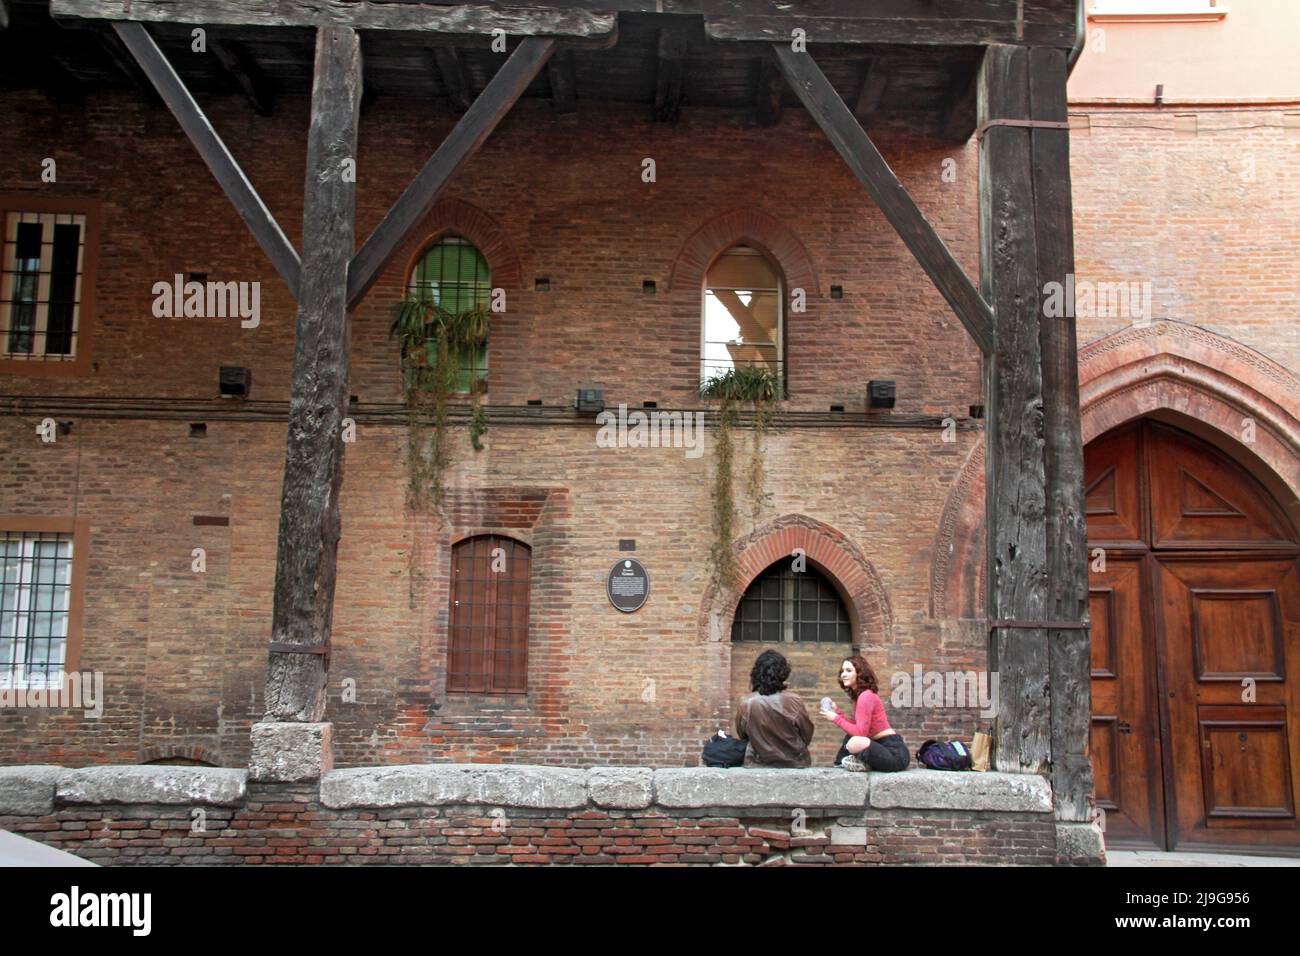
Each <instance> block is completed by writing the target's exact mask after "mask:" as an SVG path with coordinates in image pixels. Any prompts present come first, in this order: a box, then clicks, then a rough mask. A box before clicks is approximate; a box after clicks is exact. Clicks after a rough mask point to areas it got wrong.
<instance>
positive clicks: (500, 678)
mask: <svg viewBox="0 0 1300 956" xmlns="http://www.w3.org/2000/svg"><path fill="white" fill-rule="evenodd" d="M531 577H532V551H531V550H530V549H529V547H528V545H526V544H524V543H522V542H520V541H515V540H514V539H513V538H505V537H501V536H499V535H491V534H486V535H478V536H476V537H473V538H467V539H465V540H464V541H460V542H458V543H457V544H456V545H455V546H454V547H453V548H452V554H451V628H450V635H449V639H448V642H447V644H448V647H447V690H448V691H452V692H454V691H462V692H470V693H484V694H523V693H527V691H528V597H529V582H530V581H531Z"/></svg>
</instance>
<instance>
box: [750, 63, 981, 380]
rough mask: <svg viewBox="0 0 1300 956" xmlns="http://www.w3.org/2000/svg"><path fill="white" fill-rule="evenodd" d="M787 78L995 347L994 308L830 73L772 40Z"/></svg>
mask: <svg viewBox="0 0 1300 956" xmlns="http://www.w3.org/2000/svg"><path fill="white" fill-rule="evenodd" d="M772 50H773V51H774V52H775V53H776V58H777V62H778V63H779V64H780V66H781V70H782V72H783V73H784V74H785V78H786V81H787V82H788V83H789V84H790V87H791V88H792V89H793V90H794V92H795V95H797V96H798V97H799V99H800V101H801V102H802V103H803V105H804V108H805V109H807V110H808V113H809V115H811V116H812V118H813V119H814V120H816V122H817V125H819V126H820V127H821V128H822V131H823V132H824V133H825V134H826V138H827V139H829V140H830V141H831V145H832V146H834V147H835V149H836V151H837V152H838V153H839V154H840V156H841V157H842V158H843V159H844V161H845V163H847V164H848V167H849V168H850V169H851V170H853V173H854V175H856V176H857V177H858V181H859V182H861V183H862V185H863V186H865V187H866V189H867V192H868V193H869V194H870V195H871V198H872V200H874V201H875V203H876V205H877V206H878V207H879V208H880V211H881V212H882V213H884V215H885V218H886V219H887V220H889V224H890V225H891V226H893V227H894V231H895V232H896V233H898V237H899V238H900V239H902V240H903V244H904V245H906V246H907V248H908V249H909V250H910V251H911V253H912V255H913V256H915V257H916V261H917V262H919V263H920V265H921V268H922V269H924V270H925V273H926V275H928V276H929V277H930V280H931V281H932V282H933V283H934V285H935V287H936V288H937V289H938V290H939V292H940V294H942V295H943V297H944V298H945V299H946V300H947V301H948V304H949V305H950V306H951V307H952V310H953V312H954V313H956V315H957V318H958V319H959V320H960V321H961V323H962V325H964V326H965V327H966V331H967V332H969V333H970V336H971V338H972V339H974V340H975V343H976V344H977V345H978V346H979V348H980V351H981V352H982V353H983V354H985V355H988V354H989V352H990V351H991V349H992V347H993V311H992V309H990V308H989V304H988V303H987V302H985V301H984V299H983V297H982V296H981V295H980V293H979V291H978V290H977V289H976V288H975V285H974V284H973V283H972V282H971V280H970V278H969V277H968V276H967V275H966V273H965V271H964V270H963V269H962V267H961V264H960V263H958V262H957V260H956V259H954V258H953V255H952V253H951V252H950V251H949V250H948V247H947V246H946V245H944V243H943V240H942V239H940V238H939V235H938V233H936V232H935V231H934V227H933V226H931V225H930V223H929V221H928V220H927V219H926V218H925V215H924V214H923V213H922V212H921V210H920V209H918V208H917V205H916V203H915V201H913V199H912V197H911V195H910V194H909V193H908V191H907V189H906V187H904V186H903V184H902V183H901V182H899V180H898V177H897V176H896V175H894V171H893V170H892V169H890V168H889V164H888V163H887V162H885V158H884V157H883V156H881V155H880V151H879V150H878V149H876V146H875V144H874V143H872V142H871V137H870V136H868V135H867V133H866V130H864V129H863V128H862V125H861V124H860V123H859V122H858V121H857V119H856V118H854V116H853V112H852V111H851V110H850V109H849V107H848V106H847V105H846V104H845V102H844V100H843V99H841V98H840V95H839V94H838V93H837V92H835V87H833V86H832V85H831V82H830V80H828V79H826V74H825V73H823V72H822V71H821V68H820V67H819V66H818V65H817V63H816V61H815V60H813V58H812V56H811V55H809V54H808V53H795V52H794V51H793V50H792V49H791V48H790V44H789V43H773V44H772Z"/></svg>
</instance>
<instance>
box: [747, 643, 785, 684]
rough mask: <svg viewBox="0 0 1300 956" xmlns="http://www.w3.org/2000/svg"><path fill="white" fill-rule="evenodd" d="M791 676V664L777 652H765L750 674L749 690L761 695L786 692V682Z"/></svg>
mask: <svg viewBox="0 0 1300 956" xmlns="http://www.w3.org/2000/svg"><path fill="white" fill-rule="evenodd" d="M789 676H790V664H789V662H788V661H787V660H786V659H785V658H784V657H782V656H781V655H780V654H778V653H777V652H776V651H764V652H763V653H762V654H759V655H758V660H756V661H754V667H753V670H751V671H750V672H749V689H750V690H756V691H758V692H759V693H760V694H765V695H766V694H775V693H778V692H779V691H783V690H785V680H786V678H787V677H789Z"/></svg>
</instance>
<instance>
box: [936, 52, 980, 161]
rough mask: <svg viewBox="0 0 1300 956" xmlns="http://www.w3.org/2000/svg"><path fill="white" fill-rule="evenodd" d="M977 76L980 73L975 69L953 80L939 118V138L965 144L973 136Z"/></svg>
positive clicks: (977, 90) (976, 110) (976, 108)
mask: <svg viewBox="0 0 1300 956" xmlns="http://www.w3.org/2000/svg"><path fill="white" fill-rule="evenodd" d="M979 76H980V71H979V68H978V67H976V68H975V69H974V70H971V71H970V72H969V73H964V74H963V75H961V76H957V77H954V78H953V80H952V82H951V85H950V86H949V88H948V95H947V97H946V99H945V102H944V106H943V111H942V113H941V114H940V116H939V129H938V133H939V136H940V138H942V139H947V140H951V141H952V142H954V143H965V142H967V141H968V140H970V138H971V137H972V136H974V135H975V124H976V113H977V112H978V106H977V103H976V100H977V98H978V92H979Z"/></svg>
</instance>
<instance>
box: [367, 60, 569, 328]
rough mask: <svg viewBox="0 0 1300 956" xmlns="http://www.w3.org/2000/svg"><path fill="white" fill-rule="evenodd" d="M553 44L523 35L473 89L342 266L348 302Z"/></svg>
mask: <svg viewBox="0 0 1300 956" xmlns="http://www.w3.org/2000/svg"><path fill="white" fill-rule="evenodd" d="M554 50H555V41H554V40H553V39H551V38H549V37H525V38H524V39H523V40H522V41H521V42H520V44H519V46H518V47H517V48H516V49H515V51H514V52H513V53H512V54H510V58H509V59H508V60H506V62H505V65H504V66H502V67H501V69H500V70H498V71H497V74H496V76H494V77H492V80H491V81H490V82H489V83H488V85H487V87H486V88H485V89H484V90H483V92H482V93H481V94H479V97H478V99H476V100H475V101H474V103H473V105H472V106H470V108H469V109H468V110H467V111H466V113H465V115H464V116H462V117H461V119H460V122H458V123H457V124H456V127H455V128H454V129H453V130H452V131H451V132H450V133H449V134H448V135H447V138H446V139H444V140H443V141H442V143H441V145H439V146H438V148H437V150H436V151H435V152H434V154H433V156H431V157H430V158H429V161H428V162H427V163H425V164H424V168H423V169H421V170H420V172H419V174H418V175H417V176H416V177H415V179H414V180H413V181H412V182H411V184H410V185H409V186H407V187H406V191H405V192H403V193H402V195H401V196H400V197H399V198H398V200H397V202H396V203H395V204H394V205H393V208H392V209H390V210H389V211H388V214H387V215H386V216H384V218H383V221H382V222H380V223H379V225H378V226H377V227H376V228H375V231H374V232H372V233H371V234H370V238H369V239H367V240H366V242H365V245H363V246H362V247H361V249H360V250H359V251H358V252H357V254H356V256H354V257H353V259H352V263H351V265H350V266H349V268H348V306H349V308H351V307H353V306H355V305H356V304H357V303H358V302H360V301H361V298H362V296H364V295H365V294H366V290H368V289H369V288H370V287H371V285H373V284H374V282H375V280H376V279H378V278H379V273H380V271H381V270H382V269H383V268H384V266H385V265H387V264H388V260H389V259H391V258H392V256H393V253H395V252H396V251H397V249H398V247H399V246H401V244H402V243H404V242H405V241H406V240H407V239H408V238H409V237H410V235H411V233H412V232H413V231H414V230H415V228H416V227H417V226H418V225H419V223H420V220H422V219H423V218H424V217H425V216H426V215H427V214H428V212H429V210H430V209H432V208H433V204H434V203H435V202H436V201H437V199H438V194H439V193H441V192H442V190H443V188H444V187H445V186H446V185H447V183H448V181H450V179H451V177H452V176H454V175H455V173H456V170H458V169H460V168H461V166H463V165H464V164H465V163H466V162H467V161H468V160H469V158H470V157H471V156H473V155H474V153H475V152H477V151H478V148H479V147H480V146H482V145H483V142H484V141H485V140H486V139H487V138H488V136H490V135H491V134H492V131H493V130H494V129H496V126H497V123H499V122H501V119H502V117H504V116H505V115H506V113H508V112H509V111H510V107H511V106H513V105H514V103H515V101H516V100H517V99H519V96H520V94H522V93H523V91H524V90H525V89H526V88H527V87H528V84H529V83H531V82H532V81H533V78H534V77H536V76H537V74H538V73H539V72H540V71H541V69H542V67H543V66H545V65H546V61H547V60H548V59H549V58H550V56H551V53H552V52H553V51H554Z"/></svg>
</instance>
